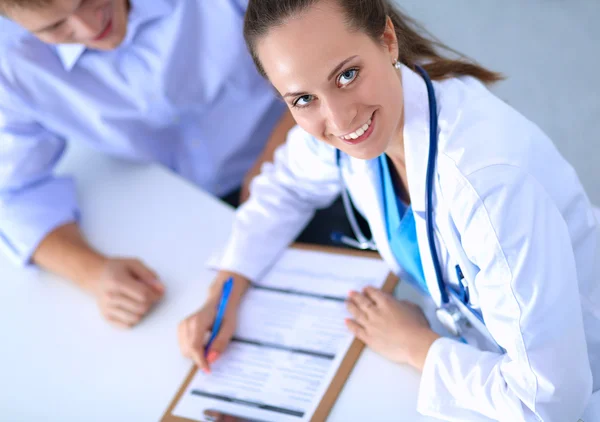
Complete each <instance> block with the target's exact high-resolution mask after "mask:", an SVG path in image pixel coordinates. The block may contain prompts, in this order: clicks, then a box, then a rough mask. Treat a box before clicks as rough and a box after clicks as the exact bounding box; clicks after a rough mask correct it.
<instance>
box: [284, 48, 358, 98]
mask: <svg viewBox="0 0 600 422" xmlns="http://www.w3.org/2000/svg"><path fill="white" fill-rule="evenodd" d="M357 57H358V56H351V57H348V58H347V59H346V60H342V62H341V63H340V64H338V65H337V66H336V67H335V68H334V69H333V70H332V71H331V73H330V74H329V76H327V80H328V81H330V80H331V78H333V77H334V76H335V74H336V73H338V72H339V71H340V70H341V69H342V67H344V65H345V64H346V63H348V62H349V61H351V60H354V59H355V58H357ZM302 95H307V94H306V92H286V93H285V94H284V95H283V98H286V97H300V96H302Z"/></svg>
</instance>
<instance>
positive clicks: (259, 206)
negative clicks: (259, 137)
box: [220, 126, 341, 280]
mask: <svg viewBox="0 0 600 422" xmlns="http://www.w3.org/2000/svg"><path fill="white" fill-rule="evenodd" d="M339 174H340V173H339V169H338V167H337V165H336V158H335V149H334V148H332V147H330V146H328V145H326V144H324V143H322V142H320V141H317V140H316V139H314V138H313V137H312V136H310V135H308V134H307V133H306V132H304V131H303V130H302V129H301V128H300V127H298V126H296V127H294V128H293V129H292V130H290V132H289V134H288V137H287V141H286V143H285V144H283V145H282V146H280V147H279V148H278V149H277V150H276V152H275V157H274V162H273V163H265V164H264V165H263V167H262V172H261V174H260V175H258V176H257V177H255V178H254V180H253V181H252V183H251V186H250V198H249V199H248V201H246V203H244V204H243V205H242V206H241V207H240V208H239V209H238V210H237V212H236V215H235V220H234V223H233V229H232V234H231V237H230V239H229V241H228V244H227V247H226V249H225V253H224V255H223V257H222V259H221V263H220V267H221V268H222V269H226V270H229V271H234V272H237V273H240V274H242V275H244V276H246V277H248V278H249V279H250V280H257V279H258V278H260V276H261V275H262V274H263V273H264V271H265V270H267V269H268V267H269V266H270V265H271V264H272V263H273V262H274V260H275V259H276V258H277V257H278V256H279V254H281V253H282V252H283V251H284V250H285V248H286V247H287V246H289V244H290V243H291V242H292V241H293V240H294V239H295V238H296V237H297V236H298V234H300V232H301V231H302V229H303V228H304V227H305V226H306V225H307V223H308V222H309V221H310V219H311V218H312V217H313V215H314V213H315V210H316V209H319V208H325V207H327V206H329V205H331V203H333V201H334V200H335V199H336V198H337V196H338V195H339V194H340V192H341V189H340V188H341V182H340V176H339Z"/></svg>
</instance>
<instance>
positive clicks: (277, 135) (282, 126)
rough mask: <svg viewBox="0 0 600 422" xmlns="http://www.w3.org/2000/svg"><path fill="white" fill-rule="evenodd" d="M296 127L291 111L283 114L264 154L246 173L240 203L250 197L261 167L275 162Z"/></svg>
mask: <svg viewBox="0 0 600 422" xmlns="http://www.w3.org/2000/svg"><path fill="white" fill-rule="evenodd" d="M295 125H296V121H295V120H294V118H293V117H292V115H291V113H290V112H289V110H286V111H285V112H284V113H283V116H282V117H281V119H280V120H279V122H278V123H277V125H276V126H275V129H273V132H271V136H270V137H269V140H268V141H267V143H266V145H265V148H264V149H263V152H262V153H261V154H260V156H259V157H258V159H257V160H256V161H255V162H254V165H253V166H252V168H251V169H250V171H248V173H246V177H244V182H243V184H242V190H241V192H240V203H243V202H245V201H246V200H247V199H248V197H249V196H250V183H252V180H253V179H254V177H255V176H258V175H259V174H260V170H261V167H262V165H263V164H264V163H269V162H271V163H272V162H273V156H274V154H275V150H276V149H277V147H278V146H279V145H282V144H283V143H284V142H285V140H286V137H287V134H288V132H289V131H290V129H291V128H293V127H294V126H295Z"/></svg>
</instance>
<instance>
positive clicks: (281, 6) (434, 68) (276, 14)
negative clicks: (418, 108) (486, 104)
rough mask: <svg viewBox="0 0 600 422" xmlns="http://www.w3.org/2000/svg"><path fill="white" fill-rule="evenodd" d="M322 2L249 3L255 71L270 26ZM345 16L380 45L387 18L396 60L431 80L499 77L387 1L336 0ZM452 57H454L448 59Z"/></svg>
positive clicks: (248, 22) (277, 0)
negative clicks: (395, 43)
mask: <svg viewBox="0 0 600 422" xmlns="http://www.w3.org/2000/svg"><path fill="white" fill-rule="evenodd" d="M320 1H323V0H250V1H249V4H248V9H247V11H246V17H245V22H244V38H245V40H246V44H247V45H248V49H249V50H250V53H251V54H252V57H253V59H254V63H255V64H256V67H257V69H258V71H259V72H260V73H261V74H262V75H263V76H266V75H265V71H264V69H263V67H262V65H261V63H260V60H259V59H258V56H257V54H256V43H257V41H258V40H259V39H260V38H261V37H263V36H265V35H266V33H267V32H268V31H269V30H270V29H271V28H273V27H275V26H279V25H281V24H282V23H284V22H285V21H286V20H287V19H289V18H291V17H293V16H295V15H298V14H299V13H301V12H303V11H305V10H307V9H308V8H309V7H311V6H313V5H314V4H316V3H318V2H320ZM335 1H336V2H337V3H338V4H339V5H340V6H341V8H342V10H343V11H344V14H345V18H346V22H347V23H348V25H349V27H350V28H352V29H355V30H360V31H362V32H364V33H366V34H367V35H369V36H370V37H371V38H372V39H373V40H375V41H377V42H380V40H381V36H382V35H383V33H384V31H385V28H386V22H387V17H388V16H389V17H390V19H391V20H392V23H393V24H394V28H395V30H396V37H397V39H398V50H399V53H398V60H399V61H400V63H402V64H404V65H406V66H408V67H409V68H411V69H414V68H415V65H417V64H419V65H421V66H422V67H423V68H424V69H425V70H426V71H427V73H429V76H430V77H431V78H432V79H435V80H439V79H445V78H450V77H453V76H473V77H475V78H477V79H479V80H480V81H482V82H484V83H486V84H490V83H493V82H497V81H499V80H501V79H502V78H503V77H502V75H501V74H499V73H496V72H493V71H491V70H488V69H486V68H484V67H483V66H480V65H479V64H477V63H475V62H474V61H473V60H471V59H469V58H467V57H465V56H464V55H462V54H460V53H458V52H456V51H455V50H453V49H451V48H449V47H447V46H446V45H444V44H443V43H441V42H440V41H438V40H437V39H435V38H434V37H432V36H431V34H429V33H428V32H427V31H426V30H425V29H424V28H423V27H422V26H421V25H419V24H418V23H417V22H416V21H415V20H414V19H412V18H410V17H409V16H406V15H405V14H404V13H402V12H400V11H399V10H398V9H397V8H395V7H394V6H392V5H391V4H390V3H389V1H388V0H335ZM451 56H454V57H451Z"/></svg>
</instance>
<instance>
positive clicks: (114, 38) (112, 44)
mask: <svg viewBox="0 0 600 422" xmlns="http://www.w3.org/2000/svg"><path fill="white" fill-rule="evenodd" d="M124 39H125V34H123V35H121V34H119V35H116V34H113V35H111V36H110V37H109V38H107V39H105V40H101V41H97V42H95V43H92V44H90V45H89V47H90V48H93V49H96V50H104V51H109V50H114V49H116V48H118V47H119V46H120V45H121V44H122V43H123V40H124Z"/></svg>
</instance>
